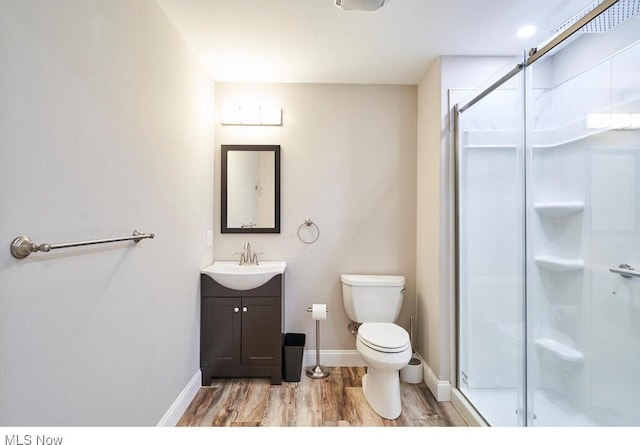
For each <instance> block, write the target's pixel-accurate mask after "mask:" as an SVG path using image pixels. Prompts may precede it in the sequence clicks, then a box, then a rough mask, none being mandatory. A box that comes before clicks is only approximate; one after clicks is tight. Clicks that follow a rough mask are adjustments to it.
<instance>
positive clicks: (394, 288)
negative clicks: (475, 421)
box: [341, 275, 412, 420]
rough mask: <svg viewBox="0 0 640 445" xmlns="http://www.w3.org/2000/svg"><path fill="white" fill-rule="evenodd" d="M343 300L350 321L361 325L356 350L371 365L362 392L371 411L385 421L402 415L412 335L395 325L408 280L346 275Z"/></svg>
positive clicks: (378, 276)
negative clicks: (402, 391)
mask: <svg viewBox="0 0 640 445" xmlns="http://www.w3.org/2000/svg"><path fill="white" fill-rule="evenodd" d="M341 281H342V297H343V303H344V307H345V311H346V312H347V315H348V316H349V319H350V320H352V321H354V322H356V323H361V324H360V326H359V327H358V329H357V334H356V350H357V351H358V353H359V354H360V356H361V357H362V360H364V362H365V363H366V364H367V374H366V375H365V376H364V377H363V379H362V391H363V393H364V397H365V399H366V400H367V402H368V403H369V405H370V406H371V408H372V409H373V410H374V411H375V412H376V413H377V414H378V415H379V416H380V417H383V418H385V419H390V420H393V419H396V418H398V417H399V416H400V414H401V413H402V400H401V395H400V369H402V368H404V367H405V366H406V365H407V364H408V363H409V361H410V360H411V356H412V350H411V341H410V339H409V333H408V332H407V331H406V330H405V329H403V328H402V327H400V326H398V325H396V324H395V323H394V321H395V320H396V318H397V317H398V314H399V313H400V309H401V306H402V298H403V295H404V277H402V276H391V275H342V277H341Z"/></svg>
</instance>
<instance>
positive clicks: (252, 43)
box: [158, 0, 593, 85]
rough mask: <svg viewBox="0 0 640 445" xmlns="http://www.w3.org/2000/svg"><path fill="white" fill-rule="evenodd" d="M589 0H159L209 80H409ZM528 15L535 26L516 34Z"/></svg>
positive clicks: (542, 25)
mask: <svg viewBox="0 0 640 445" xmlns="http://www.w3.org/2000/svg"><path fill="white" fill-rule="evenodd" d="M592 2H593V0H389V1H388V2H387V5H385V6H384V7H383V8H381V9H379V10H377V11H374V12H366V11H351V12H347V11H343V10H341V9H339V8H337V7H336V6H335V5H334V0H158V3H159V4H160V5H161V7H162V8H163V9H164V10H165V11H166V13H167V15H168V16H169V18H170V19H171V20H172V21H173V23H175V26H176V27H177V29H178V30H179V31H180V33H181V34H182V35H183V36H184V38H185V40H186V41H187V42H188V43H189V45H190V46H191V47H192V48H193V50H194V51H195V53H196V54H197V55H198V57H199V58H200V60H201V61H202V63H203V64H204V66H205V67H206V68H207V70H208V71H209V72H210V73H211V76H212V77H213V79H214V80H216V81H227V82H295V83H376V84H410V85H413V84H417V83H418V82H419V81H420V80H421V79H422V77H423V76H424V74H425V72H426V70H427V68H428V66H429V64H430V63H431V62H432V61H433V59H434V58H435V57H437V56H438V55H491V56H502V55H509V56H511V55H517V54H520V53H522V51H523V50H528V49H529V48H531V47H534V46H539V44H540V43H542V42H544V41H546V40H547V39H549V38H550V37H551V35H552V33H553V30H554V29H555V28H556V27H557V26H559V25H560V24H561V23H562V22H564V21H565V20H567V19H568V18H569V17H571V16H572V15H574V14H575V13H577V12H578V11H579V10H581V9H582V8H583V7H585V6H587V5H589V4H590V3H592ZM526 24H534V25H537V27H538V32H537V33H536V34H535V35H534V36H533V37H531V38H529V39H524V40H523V39H518V38H516V37H515V33H516V31H517V30H518V29H519V28H520V27H521V26H523V25H526Z"/></svg>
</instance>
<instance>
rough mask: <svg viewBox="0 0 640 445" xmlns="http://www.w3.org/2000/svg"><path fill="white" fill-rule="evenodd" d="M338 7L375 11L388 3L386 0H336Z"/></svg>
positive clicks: (349, 9) (350, 9) (346, 9)
mask: <svg viewBox="0 0 640 445" xmlns="http://www.w3.org/2000/svg"><path fill="white" fill-rule="evenodd" d="M334 1H335V4H336V6H337V7H338V8H340V9H343V10H345V11H375V10H376V9H380V8H382V7H383V6H384V4H385V3H386V0H334Z"/></svg>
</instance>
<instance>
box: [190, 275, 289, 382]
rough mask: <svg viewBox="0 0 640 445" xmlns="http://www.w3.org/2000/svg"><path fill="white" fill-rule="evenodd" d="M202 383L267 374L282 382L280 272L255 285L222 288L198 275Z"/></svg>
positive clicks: (273, 380)
mask: <svg viewBox="0 0 640 445" xmlns="http://www.w3.org/2000/svg"><path fill="white" fill-rule="evenodd" d="M200 280H201V281H200V282H201V292H202V305H201V315H200V317H201V327H200V368H201V370H202V385H203V386H208V385H210V384H211V378H212V377H270V378H271V383H272V384H279V383H281V382H282V296H283V291H284V287H283V285H284V279H283V275H276V276H275V277H273V278H272V279H271V280H270V281H268V282H267V283H265V284H263V285H262V286H260V287H257V288H255V289H250V290H246V291H238V290H234V289H229V288H226V287H224V286H222V285H220V284H218V283H217V282H215V281H214V280H213V279H212V278H211V277H209V276H208V275H205V274H202V275H201V276H200Z"/></svg>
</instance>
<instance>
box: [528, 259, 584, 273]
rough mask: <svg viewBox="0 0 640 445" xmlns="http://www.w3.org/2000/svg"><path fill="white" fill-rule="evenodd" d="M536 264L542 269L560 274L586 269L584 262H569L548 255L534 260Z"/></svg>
mask: <svg viewBox="0 0 640 445" xmlns="http://www.w3.org/2000/svg"><path fill="white" fill-rule="evenodd" d="M534 260H535V262H536V264H537V265H538V266H540V267H543V268H545V269H549V270H555V271H558V272H571V271H575V270H583V269H584V261H582V260H568V259H566V258H559V257H554V256H548V255H539V256H536V257H535V258H534Z"/></svg>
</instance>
